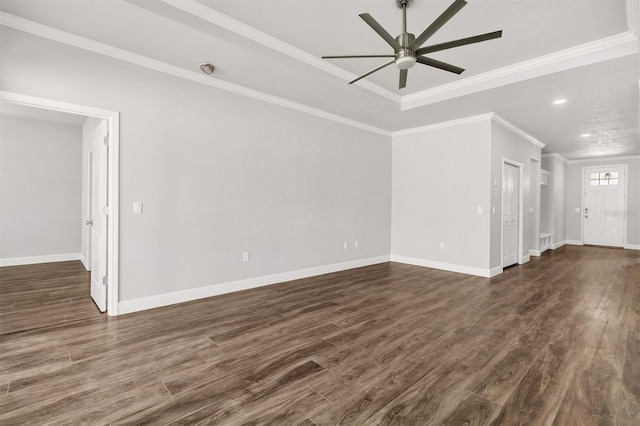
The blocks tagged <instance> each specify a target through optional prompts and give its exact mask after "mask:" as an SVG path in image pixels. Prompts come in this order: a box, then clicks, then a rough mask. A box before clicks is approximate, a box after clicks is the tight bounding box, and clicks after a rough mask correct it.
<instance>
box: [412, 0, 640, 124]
mask: <svg viewBox="0 0 640 426" xmlns="http://www.w3.org/2000/svg"><path fill="white" fill-rule="evenodd" d="M634 1H635V0H634ZM637 52H638V38H637V37H636V36H635V35H633V34H632V33H631V32H625V33H621V34H617V35H614V36H610V37H606V38H603V39H600V40H596V41H592V42H589V43H585V44H582V45H579V46H575V47H572V48H569V49H564V50H560V51H558V52H554V53H551V54H548V55H544V56H540V57H537V58H534V59H530V60H527V61H523V62H519V63H517V64H513V65H508V66H506V67H502V68H497V69H495V70H493V71H489V72H485V73H482V74H478V75H475V76H473V77H468V78H465V79H462V80H458V81H456V82H453V83H449V84H443V85H441V86H437V87H434V88H431V89H428V90H424V91H421V92H417V93H413V94H410V95H405V96H403V97H402V100H401V101H400V110H401V111H406V110H410V109H413V108H418V107H421V106H425V105H429V104H433V103H436V102H441V101H445V100H448V99H452V98H456V97H459V96H464V95H469V94H472V93H477V92H481V91H483V90H488V89H494V88H496V87H500V86H505V85H507V84H511V83H517V82H520V81H524V80H529V79H532V78H536V77H541V76H544V75H548V74H552V73H556V72H559V71H565V70H568V69H572V68H577V67H581V66H585V65H589V64H593V63H596V62H601V61H605V60H609V59H614V58H618V57H621V56H626V55H631V54H634V53H637Z"/></svg>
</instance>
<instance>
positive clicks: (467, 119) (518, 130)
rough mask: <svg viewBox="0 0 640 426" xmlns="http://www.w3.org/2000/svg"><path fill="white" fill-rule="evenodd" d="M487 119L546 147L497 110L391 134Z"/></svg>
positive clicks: (537, 145)
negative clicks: (497, 112) (496, 111)
mask: <svg viewBox="0 0 640 426" xmlns="http://www.w3.org/2000/svg"><path fill="white" fill-rule="evenodd" d="M486 120H491V121H494V122H495V123H497V124H499V125H501V126H502V127H504V128H505V129H507V130H509V131H511V132H513V133H515V134H516V135H518V136H520V137H521V138H523V139H525V140H527V141H528V142H531V143H532V144H533V145H535V146H536V147H538V148H540V149H542V148H544V147H545V144H543V143H542V142H540V141H539V140H538V139H536V138H534V137H533V136H531V135H530V134H529V133H527V132H525V131H524V130H522V129H521V128H520V127H518V126H516V125H515V124H513V123H512V122H510V121H508V120H506V119H505V118H504V117H502V116H500V115H498V114H496V113H495V112H490V113H487V114H478V115H472V116H469V117H464V118H458V119H456V120H449V121H442V122H440V123H434V124H429V125H426V126H420V127H413V128H411V129H404V130H397V131H395V132H393V133H392V134H391V137H392V138H397V137H400V136H407V135H413V134H416V133H423V132H429V131H431V130H436V129H444V128H446V127H453V126H460V125H462V124H468V123H476V122H479V121H486Z"/></svg>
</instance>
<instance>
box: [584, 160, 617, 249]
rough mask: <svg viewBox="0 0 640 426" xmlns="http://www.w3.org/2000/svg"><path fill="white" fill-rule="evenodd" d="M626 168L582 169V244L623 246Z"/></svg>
mask: <svg viewBox="0 0 640 426" xmlns="http://www.w3.org/2000/svg"><path fill="white" fill-rule="evenodd" d="M624 172H625V168H624V167H622V166H617V167H587V168H585V169H584V208H583V215H584V222H583V223H584V244H594V245H600V246H613V247H622V246H623V244H624V196H625V184H626V182H625V173H624Z"/></svg>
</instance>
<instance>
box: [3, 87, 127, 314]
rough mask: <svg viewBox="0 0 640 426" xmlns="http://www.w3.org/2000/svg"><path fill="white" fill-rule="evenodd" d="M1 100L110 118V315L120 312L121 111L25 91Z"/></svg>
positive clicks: (108, 293)
mask: <svg viewBox="0 0 640 426" xmlns="http://www.w3.org/2000/svg"><path fill="white" fill-rule="evenodd" d="M0 100H2V101H6V102H10V103H13V104H18V105H24V106H29V107H34V108H41V109H48V110H53V111H60V112H66V113H70V114H77V115H85V116H89V117H95V118H99V119H103V120H107V126H108V129H109V155H108V173H109V179H108V191H107V203H108V206H109V207H108V210H107V315H109V316H116V315H118V301H119V297H118V290H119V279H118V278H119V276H118V270H119V259H120V258H119V255H118V247H119V238H118V237H119V229H120V228H119V222H120V221H119V219H120V218H119V212H120V209H119V205H118V201H119V189H120V188H119V182H120V175H119V170H120V167H119V157H120V155H119V147H120V130H119V129H120V113H119V112H117V111H110V110H106V109H101V108H94V107H90V106H86V105H77V104H72V103H68V102H62V101H56V100H53V99H46V98H40V97H36V96H30V95H25V94H21V93H14V92H6V91H0Z"/></svg>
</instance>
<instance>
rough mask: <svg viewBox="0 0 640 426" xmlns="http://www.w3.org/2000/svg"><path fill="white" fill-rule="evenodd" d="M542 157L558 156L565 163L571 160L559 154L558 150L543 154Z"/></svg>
mask: <svg viewBox="0 0 640 426" xmlns="http://www.w3.org/2000/svg"><path fill="white" fill-rule="evenodd" d="M542 158H557V159H558V160H560V161H562V162H563V163H565V164H566V163H567V162H568V161H569V160H567V159H566V158H564V157H563V156H562V155H561V154H558V153H557V152H552V153H549V154H542Z"/></svg>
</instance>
